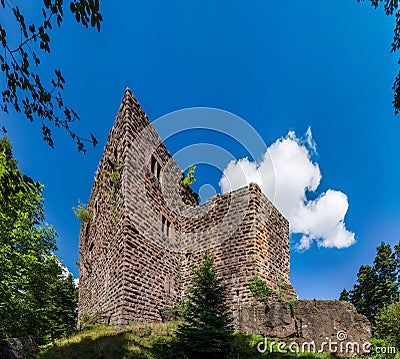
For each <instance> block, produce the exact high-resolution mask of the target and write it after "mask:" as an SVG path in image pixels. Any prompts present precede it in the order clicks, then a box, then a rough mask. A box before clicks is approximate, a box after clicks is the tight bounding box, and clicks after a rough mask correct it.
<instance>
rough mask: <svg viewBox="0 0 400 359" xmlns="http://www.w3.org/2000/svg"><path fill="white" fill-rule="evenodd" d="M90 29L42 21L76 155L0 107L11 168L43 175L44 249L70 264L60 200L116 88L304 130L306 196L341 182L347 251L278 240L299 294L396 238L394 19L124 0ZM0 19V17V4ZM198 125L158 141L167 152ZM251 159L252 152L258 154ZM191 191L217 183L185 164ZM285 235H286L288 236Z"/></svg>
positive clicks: (362, 9)
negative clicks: (314, 184)
mask: <svg viewBox="0 0 400 359" xmlns="http://www.w3.org/2000/svg"><path fill="white" fill-rule="evenodd" d="M101 6H102V13H103V17H104V23H103V26H102V30H101V32H100V33H97V32H96V31H94V30H86V29H84V28H83V27H81V26H79V25H76V24H75V23H74V20H73V18H72V16H68V18H66V21H65V23H64V24H63V27H62V29H61V31H59V30H55V31H54V34H53V37H52V41H51V48H52V53H51V55H50V56H46V57H43V61H42V65H41V68H42V71H43V73H44V74H46V73H49V72H50V71H51V69H53V68H55V67H56V68H60V69H61V70H62V72H63V75H64V77H65V79H66V81H67V84H66V90H65V92H64V96H65V101H66V102H67V103H68V104H69V105H70V106H73V107H74V108H75V109H76V110H77V112H78V113H79V114H80V117H81V119H82V120H81V123H80V124H79V125H78V126H77V127H76V129H77V131H78V132H79V133H82V134H86V133H89V132H93V133H94V134H95V135H96V137H97V139H98V140H99V145H98V146H97V147H96V148H94V149H93V148H89V151H88V153H87V154H86V155H82V154H78V153H77V151H76V147H75V145H74V143H73V142H72V141H71V140H70V139H69V138H68V137H67V135H66V134H65V133H64V132H63V131H54V139H55V144H56V148H55V149H54V150H52V149H51V148H49V147H48V146H47V145H46V144H45V143H44V142H43V141H42V140H41V134H40V126H39V124H28V123H27V121H26V120H24V119H21V118H18V117H17V116H16V115H14V114H11V115H10V116H5V115H4V114H1V125H4V126H5V127H6V128H7V131H8V135H9V137H10V139H11V141H12V144H13V147H14V154H15V157H16V158H17V159H18V160H19V164H20V167H21V169H23V170H24V171H25V173H26V174H28V175H30V176H31V177H32V178H34V179H35V180H38V181H40V182H42V183H44V185H45V192H44V196H45V199H46V201H45V209H46V214H47V221H48V223H51V224H52V225H54V227H55V228H56V230H57V231H58V233H59V241H58V247H59V252H58V255H59V256H60V257H61V258H62V259H63V261H64V263H65V264H66V265H67V266H68V268H69V269H70V270H71V271H72V272H73V273H74V275H75V276H77V275H78V271H77V266H76V264H75V262H76V260H77V259H78V236H79V222H78V220H77V219H76V218H75V216H74V214H73V213H72V211H71V208H72V207H73V206H75V205H76V204H77V202H78V199H80V200H82V201H83V202H87V200H88V198H89V194H90V190H91V187H92V184H93V177H94V172H95V171H96V168H97V165H98V162H99V160H100V158H101V155H102V151H103V147H104V145H105V141H106V138H107V135H108V132H109V130H110V128H111V126H112V124H113V122H114V119H115V116H116V112H117V110H118V107H119V104H120V101H121V97H122V95H123V92H124V90H125V88H126V87H130V88H131V90H132V91H133V92H134V94H135V95H136V97H137V98H138V100H139V102H140V103H141V105H142V106H143V108H144V110H145V111H146V113H147V114H148V116H149V117H150V119H151V120H155V119H157V118H158V117H160V116H162V115H164V114H167V113H169V112H171V111H175V110H179V109H182V108H187V107H196V106H207V107H215V108H219V109H223V110H226V111H229V112H231V113H234V114H236V115H238V116H240V117H241V118H243V119H244V120H246V121H247V122H248V123H249V124H251V126H253V127H254V128H255V129H256V131H257V132H258V133H259V134H260V136H261V137H262V138H263V140H264V141H265V143H266V144H267V145H268V146H270V145H271V144H273V143H275V142H276V141H277V140H278V139H279V138H282V137H285V136H286V135H287V133H288V132H289V131H296V134H297V135H298V136H302V135H303V134H304V133H305V132H306V131H307V129H308V128H309V127H310V128H311V130H312V133H313V139H314V141H315V142H316V144H317V153H316V154H315V155H314V156H313V161H316V162H317V163H318V165H319V169H320V171H321V173H322V179H321V183H320V185H319V187H318V189H317V191H316V192H314V193H310V194H309V197H308V198H311V199H312V198H316V197H318V196H319V195H321V194H322V193H324V192H325V191H327V190H328V189H334V190H337V191H341V192H343V193H345V194H346V195H347V197H348V204H349V208H348V211H347V214H346V217H345V223H346V228H347V229H348V230H350V231H351V232H353V233H355V239H356V243H355V244H354V245H352V246H350V247H349V248H343V249H332V248H318V246H317V245H315V243H314V244H313V245H311V248H310V249H309V250H306V251H303V252H298V251H296V250H295V249H294V245H293V246H292V247H293V249H292V258H291V260H292V273H291V274H292V283H293V285H294V286H295V288H296V290H297V292H298V294H299V296H300V297H301V298H337V297H338V295H339V293H340V291H341V290H342V289H343V288H344V287H346V288H348V289H349V288H350V287H351V286H352V284H353V283H354V282H355V280H356V274H357V271H358V268H359V267H360V265H362V264H366V263H371V262H372V260H373V258H374V256H375V248H376V247H377V246H378V245H379V243H380V242H381V241H385V242H389V243H391V244H394V243H397V242H398V241H399V238H400V236H399V235H400V207H399V203H400V191H399V189H398V184H399V183H400V167H399V156H400V141H398V138H399V135H400V118H396V117H395V116H394V115H393V108H392V104H391V101H392V90H391V87H392V84H393V81H394V78H395V76H396V74H397V70H398V65H397V59H396V56H395V55H393V54H390V44H391V40H392V31H393V27H394V20H393V19H391V18H388V17H386V16H385V15H384V13H383V10H382V9H378V10H376V11H374V10H373V9H372V8H371V7H370V6H369V3H361V4H359V3H357V2H356V1H355V0H354V1H344V0H343V1H338V0H325V1H309V0H305V1H301V2H299V1H285V2H276V1H275V2H272V1H261V0H255V1H251V2H243V1H241V2H239V1H229V2H228V1H222V0H221V1H218V2H215V1H208V0H207V1H203V2H192V1H172V2H161V1H152V0H147V1H129V2H128V1H126V2H123V3H122V2H113V3H112V2H109V1H105V2H103V3H102V5H101ZM0 21H2V22H3V21H7V19H4V16H3V15H0ZM210 136H211V135H210V134H209V133H204V131H203V132H201V131H199V132H198V133H196V134H195V135H192V136H185V135H184V133H182V134H180V135H179V136H176V138H171V139H170V140H168V141H167V145H168V147H169V148H170V150H171V152H175V151H177V150H179V149H180V148H182V147H184V146H187V145H189V144H191V143H196V141H201V140H202V139H204V138H206V139H207V140H209V139H210ZM211 137H212V140H213V143H214V142H215V143H217V144H219V145H220V146H222V147H224V148H226V149H228V150H229V151H230V152H231V153H233V154H234V155H235V156H236V157H237V158H238V159H239V158H242V157H244V156H245V155H246V153H245V151H244V150H243V149H242V148H240V146H237V144H235V143H234V142H233V141H231V140H229V139H227V138H226V137H224V136H221V135H220V136H218V135H215V136H214V135H212V136H211ZM259 155H260V156H261V155H262V153H260V154H259ZM196 177H197V182H196V183H195V185H194V188H195V189H198V188H199V187H200V186H201V185H202V184H205V183H210V184H211V185H213V186H214V187H215V188H217V189H218V188H219V186H218V181H219V177H220V173H217V172H215V171H214V172H212V171H211V173H210V172H208V171H207V168H206V167H204V166H199V168H198V170H197V174H196ZM296 240H297V238H296V236H293V238H292V242H295V241H296Z"/></svg>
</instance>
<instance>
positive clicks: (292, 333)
mask: <svg viewBox="0 0 400 359" xmlns="http://www.w3.org/2000/svg"><path fill="white" fill-rule="evenodd" d="M235 324H236V326H237V328H238V329H240V330H241V331H244V332H246V333H252V334H255V335H262V336H265V337H269V338H277V339H276V341H277V342H284V343H286V344H287V345H289V344H290V343H292V342H296V343H298V344H299V346H300V347H301V346H302V345H303V344H304V345H305V343H314V348H315V352H318V351H319V350H321V349H322V350H323V351H329V343H330V344H331V348H332V350H335V348H337V351H336V353H337V354H342V355H353V354H356V353H357V352H358V353H364V349H370V347H368V344H369V343H370V341H371V325H370V323H369V321H368V319H367V318H366V317H365V316H363V315H361V314H358V313H357V311H356V310H355V308H354V306H353V305H352V304H351V303H347V302H343V301H338V300H299V301H297V302H294V303H293V304H292V305H290V304H289V303H287V302H274V303H272V304H271V307H270V308H269V309H266V307H265V305H263V304H257V305H249V304H243V305H241V307H240V309H239V310H238V311H237V312H236V313H235ZM355 343H357V344H355ZM364 343H365V344H366V347H364V348H363V345H364ZM306 348H309V346H308V345H306ZM311 351H313V350H312V348H311Z"/></svg>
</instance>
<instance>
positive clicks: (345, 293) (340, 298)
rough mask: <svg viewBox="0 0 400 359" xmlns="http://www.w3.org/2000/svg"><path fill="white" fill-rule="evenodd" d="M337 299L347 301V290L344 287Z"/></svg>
mask: <svg viewBox="0 0 400 359" xmlns="http://www.w3.org/2000/svg"><path fill="white" fill-rule="evenodd" d="M339 300H343V301H344V302H348V301H349V300H350V298H349V292H348V291H347V290H346V289H343V290H342V292H341V293H340V297H339Z"/></svg>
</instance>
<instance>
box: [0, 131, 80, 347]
mask: <svg viewBox="0 0 400 359" xmlns="http://www.w3.org/2000/svg"><path fill="white" fill-rule="evenodd" d="M42 191H43V185H41V184H40V183H38V182H34V181H33V180H32V179H31V178H29V177H27V176H25V175H23V174H22V171H20V170H18V168H17V161H16V160H15V159H14V158H13V156H12V149H11V144H10V141H9V140H8V139H7V138H6V137H2V138H1V139H0V323H1V325H0V339H1V338H7V337H17V336H22V335H33V336H34V337H35V338H36V339H39V341H42V342H43V341H46V340H48V339H54V338H55V337H58V336H61V335H63V334H65V333H68V332H70V331H71V330H72V329H73V328H74V327H75V321H76V302H77V300H76V298H77V293H76V288H75V285H74V283H73V281H72V277H71V278H70V277H69V276H67V275H66V269H65V267H63V266H62V265H61V261H60V259H59V258H57V257H56V256H55V255H54V254H53V252H54V251H55V250H56V249H57V248H56V232H55V231H54V229H53V228H52V227H51V226H44V225H42V223H43V222H44V219H45V216H44V211H43V197H42Z"/></svg>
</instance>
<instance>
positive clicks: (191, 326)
mask: <svg viewBox="0 0 400 359" xmlns="http://www.w3.org/2000/svg"><path fill="white" fill-rule="evenodd" d="M226 299H227V288H226V286H225V285H224V284H223V283H222V279H221V278H220V277H218V275H217V270H216V268H215V267H214V257H212V256H211V255H210V254H209V253H207V252H206V253H205V254H204V255H203V262H202V264H201V265H200V267H198V268H197V269H195V270H193V276H192V280H191V286H189V288H188V296H187V300H186V302H185V303H184V306H183V307H184V308H183V319H184V321H185V323H184V324H183V325H180V326H179V328H178V332H177V337H178V339H179V340H180V341H181V343H182V344H183V346H184V349H185V352H186V353H187V355H188V356H189V358H194V359H196V358H199V359H200V358H227V357H228V355H229V352H230V348H231V340H232V332H233V326H232V322H233V319H232V316H231V311H230V308H229V306H228V305H227V302H226Z"/></svg>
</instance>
